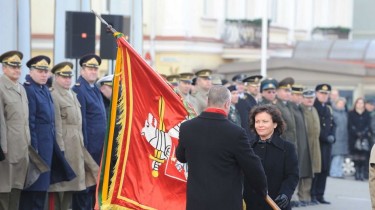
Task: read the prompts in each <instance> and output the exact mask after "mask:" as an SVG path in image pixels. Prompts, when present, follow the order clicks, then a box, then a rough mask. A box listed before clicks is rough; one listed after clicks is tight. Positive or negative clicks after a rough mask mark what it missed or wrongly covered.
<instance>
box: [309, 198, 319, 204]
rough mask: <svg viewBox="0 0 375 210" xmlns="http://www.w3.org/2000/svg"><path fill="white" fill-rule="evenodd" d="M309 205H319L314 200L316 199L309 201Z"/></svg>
mask: <svg viewBox="0 0 375 210" xmlns="http://www.w3.org/2000/svg"><path fill="white" fill-rule="evenodd" d="M309 205H311V206H315V205H319V201H318V200H316V199H311V201H310V203H309Z"/></svg>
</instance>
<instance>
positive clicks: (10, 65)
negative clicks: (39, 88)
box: [0, 51, 30, 210]
mask: <svg viewBox="0 0 375 210" xmlns="http://www.w3.org/2000/svg"><path fill="white" fill-rule="evenodd" d="M22 57H23V55H22V53H21V52H19V51H9V52H6V53H4V54H2V55H1V56H0V62H1V63H2V70H3V72H4V74H3V75H2V76H1V77H0V128H1V135H0V142H1V148H2V149H3V151H4V153H5V155H4V156H3V157H4V158H5V160H4V161H1V162H0V177H1V178H0V209H1V210H3V209H4V210H7V209H18V205H19V200H20V195H21V190H22V189H23V188H24V184H25V179H26V173H27V168H28V164H29V153H28V146H29V145H30V131H29V118H28V117H29V107H28V101H27V95H26V91H25V88H24V87H23V86H22V85H21V84H20V83H18V80H19V78H20V75H21V59H22Z"/></svg>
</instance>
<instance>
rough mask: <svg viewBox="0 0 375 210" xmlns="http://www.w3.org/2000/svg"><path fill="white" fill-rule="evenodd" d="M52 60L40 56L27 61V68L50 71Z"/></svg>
mask: <svg viewBox="0 0 375 210" xmlns="http://www.w3.org/2000/svg"><path fill="white" fill-rule="evenodd" d="M50 63H51V59H50V58H49V57H47V56H45V55H38V56H35V57H33V58H31V59H30V60H29V61H27V63H26V66H27V67H29V68H30V69H31V68H34V69H39V70H49V64H50Z"/></svg>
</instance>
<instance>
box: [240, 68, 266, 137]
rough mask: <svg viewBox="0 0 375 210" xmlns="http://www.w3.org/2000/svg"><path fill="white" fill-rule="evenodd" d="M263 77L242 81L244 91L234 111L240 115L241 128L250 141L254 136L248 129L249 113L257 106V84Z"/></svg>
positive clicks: (253, 77) (251, 77) (248, 78)
mask: <svg viewBox="0 0 375 210" xmlns="http://www.w3.org/2000/svg"><path fill="white" fill-rule="evenodd" d="M262 78H263V77H262V76H261V75H253V76H250V77H247V78H245V79H243V80H242V82H243V83H244V84H245V87H246V90H245V92H244V94H243V97H242V98H239V100H238V103H237V104H236V109H237V110H238V113H239V114H240V118H241V127H242V128H243V129H245V131H246V133H247V135H248V136H249V139H250V141H252V139H254V137H255V134H254V133H253V132H251V131H250V128H249V112H250V111H251V109H252V108H253V107H254V106H256V105H257V100H256V97H257V94H258V93H259V83H260V80H261V79H262Z"/></svg>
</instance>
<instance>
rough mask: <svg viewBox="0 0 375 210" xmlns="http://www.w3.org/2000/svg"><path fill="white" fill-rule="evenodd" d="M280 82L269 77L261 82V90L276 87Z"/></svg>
mask: <svg viewBox="0 0 375 210" xmlns="http://www.w3.org/2000/svg"><path fill="white" fill-rule="evenodd" d="M277 86H278V82H277V80H275V79H272V78H267V79H265V80H263V81H262V82H261V83H260V92H262V91H263V90H268V89H276V88H277Z"/></svg>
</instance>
